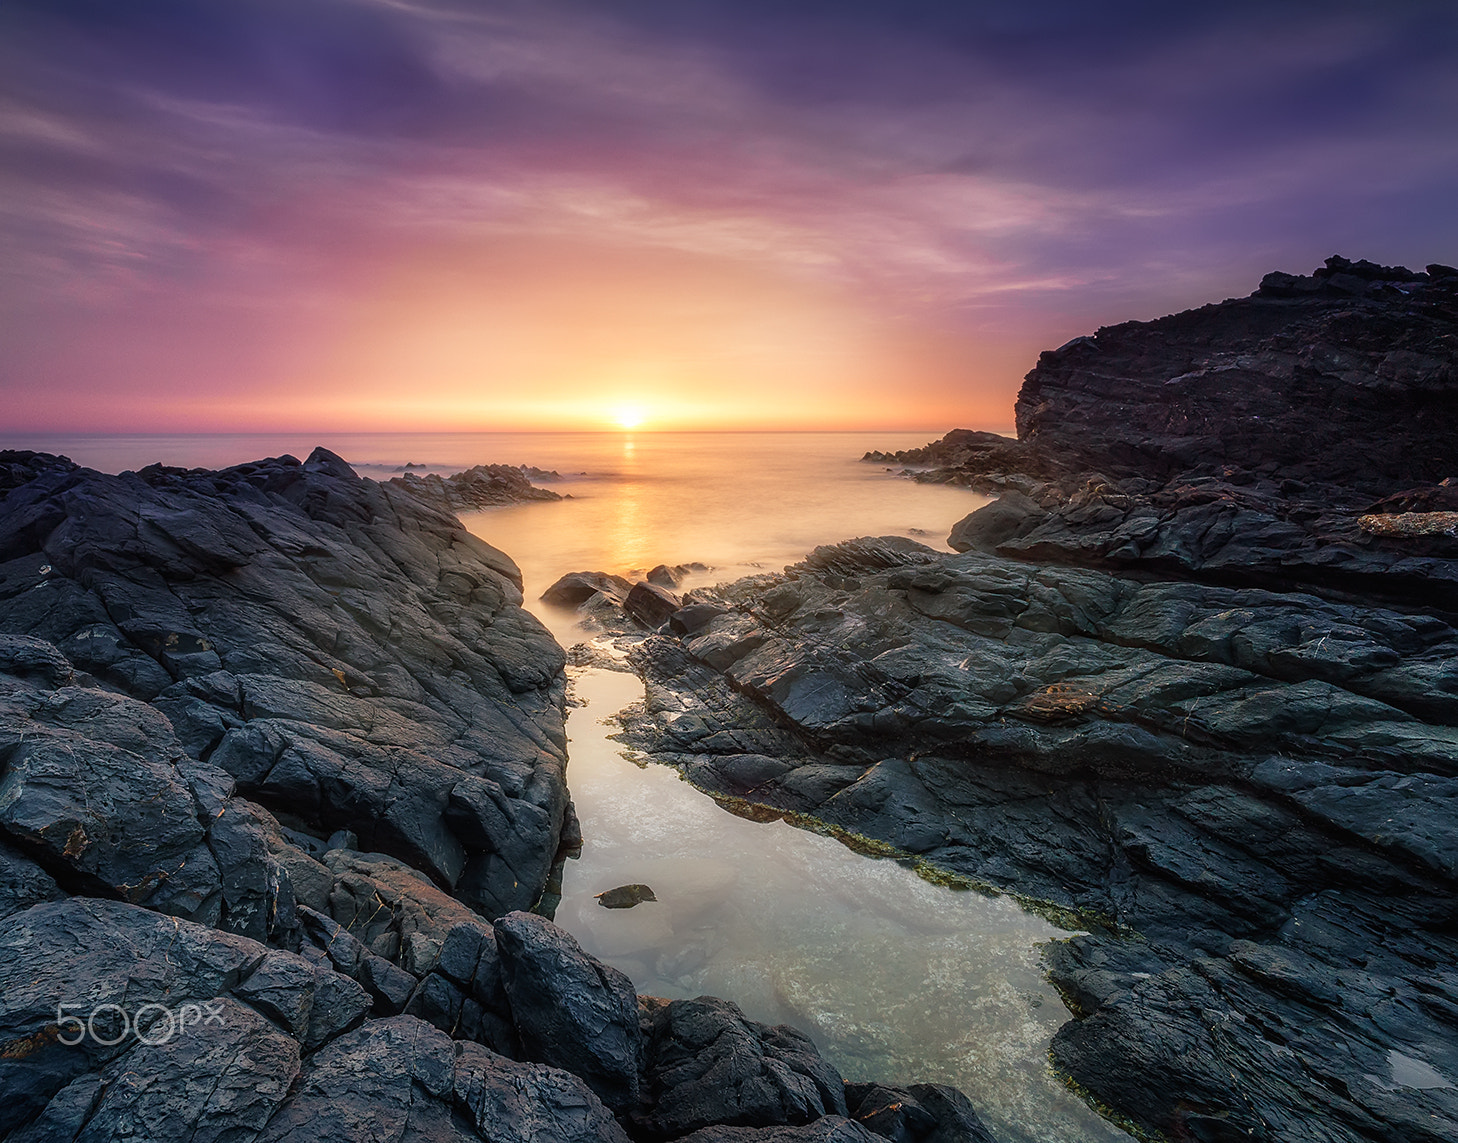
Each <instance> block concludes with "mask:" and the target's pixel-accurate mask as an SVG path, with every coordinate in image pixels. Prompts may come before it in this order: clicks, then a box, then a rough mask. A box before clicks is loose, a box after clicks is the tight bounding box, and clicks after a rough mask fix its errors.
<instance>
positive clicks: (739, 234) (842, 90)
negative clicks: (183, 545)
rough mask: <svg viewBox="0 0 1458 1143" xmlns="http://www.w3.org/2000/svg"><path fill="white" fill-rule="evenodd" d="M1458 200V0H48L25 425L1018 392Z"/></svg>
mask: <svg viewBox="0 0 1458 1143" xmlns="http://www.w3.org/2000/svg"><path fill="white" fill-rule="evenodd" d="M1455 203H1458V4H1455V3H1453V2H1452V0H1431V2H1430V0H1381V2H1380V3H1378V2H1355V0H1312V2H1309V3H1307V2H1283V0H1260V2H1251V3H1246V2H1242V0H1227V2H1221V3H1201V2H1199V0H1191V2H1188V3H1178V4H1176V3H1169V2H1168V0H1159V2H1157V3H1156V2H1148V0H959V2H950V0H948V2H944V3H936V2H931V0H5V2H4V3H3V4H0V432H10V433H22V432H30V431H81V432H107V431H127V432H131V431H166V432H189V431H198V432H207V431H277V430H286V429H287V430H316V429H317V430H326V429H327V430H334V431H370V430H410V431H426V430H433V429H440V430H451V431H466V430H476V429H480V430H511V429H548V430H550V429H593V428H601V429H614V428H618V427H621V426H625V425H629V424H633V425H636V426H637V427H640V428H643V429H654V428H659V429H675V428H716V429H756V428H811V429H817V428H818V429H847V428H918V429H921V428H925V429H936V430H945V429H948V428H951V427H954V426H966V427H984V428H1003V429H1005V428H1007V427H1009V426H1010V425H1011V423H1012V403H1013V400H1014V398H1015V396H1016V393H1017V389H1018V386H1019V384H1020V383H1021V380H1022V376H1023V374H1024V373H1025V372H1026V371H1027V370H1028V369H1029V368H1031V367H1032V365H1033V363H1034V362H1035V361H1036V358H1037V355H1038V352H1039V351H1040V350H1042V349H1046V348H1052V347H1055V346H1057V345H1059V344H1062V343H1063V342H1064V341H1067V340H1068V339H1069V338H1072V337H1075V336H1078V335H1080V334H1083V333H1087V332H1090V331H1092V330H1093V329H1095V328H1097V327H1098V326H1100V325H1105V324H1113V323H1116V322H1119V321H1125V320H1130V319H1140V320H1143V319H1148V318H1153V317H1156V316H1159V315H1160V314H1164V313H1169V312H1173V311H1176V310H1179V309H1184V308H1188V307H1191V306H1195V305H1201V304H1204V303H1206V302H1210V301H1218V300H1220V299H1222V298H1225V297H1231V296H1239V295H1243V294H1247V293H1249V292H1250V291H1251V290H1253V289H1254V288H1255V287H1256V285H1257V283H1258V282H1259V280H1260V277H1261V275H1262V274H1264V273H1265V272H1267V271H1269V270H1273V269H1281V270H1286V271H1288V272H1301V273H1306V272H1310V270H1311V269H1312V268H1314V267H1315V266H1317V265H1319V264H1320V263H1321V261H1322V260H1323V259H1324V258H1326V257H1327V256H1328V255H1330V254H1333V253H1340V254H1343V255H1345V256H1347V257H1350V258H1354V259H1355V258H1370V259H1372V260H1374V261H1379V262H1384V263H1389V264H1392V263H1402V264H1406V265H1409V266H1412V267H1414V268H1420V267H1421V266H1423V265H1425V264H1426V263H1428V262H1434V261H1437V262H1445V263H1450V264H1451V263H1455V262H1458V210H1455V209H1454V205H1455ZM3 443H4V442H3V440H0V444H3Z"/></svg>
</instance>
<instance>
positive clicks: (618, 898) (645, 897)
mask: <svg viewBox="0 0 1458 1143" xmlns="http://www.w3.org/2000/svg"><path fill="white" fill-rule="evenodd" d="M656 900H658V898H657V897H655V896H654V895H653V890H652V889H650V888H648V886H646V885H619V886H618V887H617V888H616V889H609V890H607V891H606V892H604V893H598V894H597V903H598V904H599V905H601V906H602V907H603V908H604V909H631V908H632V907H633V906H634V905H641V904H642V903H643V902H644V901H656Z"/></svg>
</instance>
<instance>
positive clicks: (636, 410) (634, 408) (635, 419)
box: [612, 405, 647, 429]
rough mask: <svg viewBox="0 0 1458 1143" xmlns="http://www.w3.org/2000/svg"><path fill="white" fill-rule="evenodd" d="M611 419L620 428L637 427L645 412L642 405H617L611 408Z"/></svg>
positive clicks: (640, 423)
mask: <svg viewBox="0 0 1458 1143" xmlns="http://www.w3.org/2000/svg"><path fill="white" fill-rule="evenodd" d="M612 415H613V421H614V422H615V423H616V424H617V426H618V428H620V429H636V428H639V427H640V426H641V425H642V424H643V422H644V421H645V420H647V414H646V413H645V412H644V411H643V406H642V405H617V406H615V407H614V409H613V414H612Z"/></svg>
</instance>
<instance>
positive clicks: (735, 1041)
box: [634, 996, 846, 1139]
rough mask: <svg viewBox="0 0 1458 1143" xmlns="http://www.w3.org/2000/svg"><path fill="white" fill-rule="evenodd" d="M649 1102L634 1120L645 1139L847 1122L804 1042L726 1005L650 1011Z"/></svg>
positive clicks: (706, 1002) (836, 1092)
mask: <svg viewBox="0 0 1458 1143" xmlns="http://www.w3.org/2000/svg"><path fill="white" fill-rule="evenodd" d="M644 1026H645V1032H644V1034H645V1038H646V1040H647V1051H646V1053H645V1059H644V1080H645V1083H646V1085H647V1090H646V1093H645V1094H646V1096H647V1098H648V1100H649V1102H650V1104H651V1110H648V1111H644V1112H641V1113H639V1114H638V1115H637V1116H635V1117H634V1123H635V1125H636V1127H637V1128H638V1130H639V1131H640V1132H641V1133H643V1134H644V1135H646V1136H647V1137H649V1138H654V1139H673V1138H677V1137H679V1136H682V1135H685V1134H688V1133H689V1132H692V1131H696V1130H698V1129H700V1128H703V1127H707V1126H709V1125H711V1124H726V1125H730V1126H744V1127H768V1126H774V1125H778V1124H791V1125H794V1124H804V1123H809V1122H811V1121H812V1120H817V1119H820V1118H821V1117H822V1116H826V1115H845V1113H846V1105H845V1095H844V1090H843V1089H844V1082H843V1081H842V1080H841V1078H840V1075H839V1073H837V1072H836V1070H835V1068H834V1067H832V1066H831V1065H830V1064H829V1063H828V1062H827V1061H826V1060H824V1059H822V1058H821V1056H820V1054H819V1053H818V1052H817V1051H816V1050H815V1046H814V1045H813V1044H812V1043H811V1042H810V1040H809V1039H808V1038H807V1037H806V1036H804V1035H803V1034H801V1033H799V1032H797V1031H795V1030H794V1029H792V1028H788V1027H786V1026H784V1025H780V1026H778V1027H774V1028H770V1027H766V1026H765V1025H763V1024H757V1023H755V1022H754V1021H751V1020H747V1019H745V1017H744V1014H743V1013H742V1012H740V1010H739V1009H738V1008H737V1007H736V1006H735V1005H734V1004H732V1003H730V1002H729V1001H727V1000H720V999H718V998H717V997H712V996H701V997H699V998H698V999H697V1000H673V1001H668V1002H666V1003H665V1002H660V1003H658V1004H656V1005H650V1006H649V1007H648V1009H647V1011H646V1013H645V1019H644Z"/></svg>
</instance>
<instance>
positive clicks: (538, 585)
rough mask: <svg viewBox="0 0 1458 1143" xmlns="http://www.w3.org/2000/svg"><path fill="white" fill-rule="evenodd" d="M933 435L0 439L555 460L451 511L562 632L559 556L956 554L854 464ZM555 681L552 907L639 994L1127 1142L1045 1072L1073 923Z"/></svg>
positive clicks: (220, 461)
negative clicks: (701, 766) (733, 791)
mask: <svg viewBox="0 0 1458 1143" xmlns="http://www.w3.org/2000/svg"><path fill="white" fill-rule="evenodd" d="M943 431H944V430H928V431H926V432H920V433H916V432H904V431H903V432H857V433H840V432H836V433H728V432H726V433H712V432H711V433H650V432H632V433H628V432H615V433H408V434H407V433H366V434H338V433H318V434H308V435H299V434H226V435H223V434H214V435H70V436H60V435H45V436H41V435H16V434H11V435H10V436H7V437H5V438H3V439H0V447H6V448H29V449H35V450H37V451H44V452H55V453H61V454H64V455H66V456H69V457H71V459H72V460H75V461H76V462H78V463H80V464H84V465H87V466H88V467H91V468H96V469H99V470H101V471H104V472H121V471H125V470H127V469H136V468H140V467H142V466H144V465H148V464H152V463H158V462H160V463H163V464H168V465H177V466H181V467H189V468H191V467H207V468H217V467H222V466H226V465H231V464H237V463H241V462H244V461H249V460H256V459H259V458H261V457H265V456H278V455H281V454H284V453H288V454H291V455H294V456H296V457H299V458H300V459H303V458H304V457H306V456H307V455H308V454H309V452H311V451H312V450H313V449H314V448H315V447H316V446H323V447H325V448H328V449H330V450H331V451H333V452H336V453H338V454H339V455H340V456H342V457H344V458H345V460H347V461H349V463H350V464H352V465H353V466H354V468H355V470H356V471H358V472H359V473H360V474H361V475H362V476H368V477H371V478H373V479H379V480H383V479H388V478H390V477H392V476H398V475H400V474H401V473H403V472H407V471H409V472H415V473H421V474H423V473H427V472H437V473H440V474H442V475H446V474H449V473H452V472H458V471H461V470H463V469H466V468H469V467H471V466H473V465H477V464H511V465H528V466H532V467H534V468H538V469H542V470H545V471H547V472H549V473H554V474H555V475H553V476H549V477H547V478H542V479H538V480H537V483H539V484H541V485H542V486H543V487H547V488H550V489H552V490H554V491H556V492H558V493H561V494H562V495H563V496H564V499H563V500H561V501H555V502H551V501H540V502H532V503H527V504H521V505H512V506H507V507H501V508H494V509H489V510H485V511H479V512H472V513H467V514H465V515H464V516H463V517H462V520H463V523H465V525H466V526H467V527H468V528H469V529H470V530H471V531H472V532H473V533H475V534H476V535H478V536H480V537H481V538H482V539H484V540H486V541H487V542H488V543H490V544H492V545H493V546H495V547H497V548H500V549H501V550H503V551H504V552H506V553H507V554H508V555H510V556H511V557H512V558H513V559H514V560H515V561H516V562H517V564H518V565H519V566H520V568H521V569H522V573H523V581H524V585H525V590H524V594H525V597H526V605H527V606H528V607H529V608H531V609H532V610H533V611H534V612H535V613H536V614H537V615H538V617H539V618H540V619H541V620H542V621H543V623H544V624H546V626H547V627H548V629H549V630H551V631H552V633H553V635H555V636H556V638H557V639H558V640H559V642H562V643H563V644H564V645H570V644H572V643H575V642H578V641H583V640H587V639H590V638H592V633H591V632H588V631H585V630H583V629H582V628H581V627H580V626H578V625H577V623H576V620H575V618H574V616H573V615H572V614H571V613H567V612H563V611H560V610H558V609H554V608H550V607H547V606H546V605H544V604H542V603H540V601H539V597H540V595H541V593H542V591H543V590H545V588H546V587H547V586H548V585H550V584H551V583H552V582H553V581H555V580H556V579H557V578H558V577H560V576H561V575H563V574H565V573H567V572H573V571H607V572H616V573H619V574H626V575H632V574H634V573H640V574H641V573H642V572H643V571H645V570H647V569H649V568H651V567H653V566H654V565H656V564H660V563H663V564H669V565H673V564H687V563H698V564H702V565H704V566H705V568H706V569H707V570H705V571H703V572H699V573H696V574H695V575H694V576H693V577H692V578H691V579H690V581H689V585H688V586H693V585H695V584H707V583H713V582H720V581H725V580H730V579H735V578H738V577H740V576H743V575H747V574H754V573H759V572H768V571H778V570H780V569H782V568H783V567H785V566H786V565H787V564H790V563H794V562H796V561H798V560H800V559H802V558H803V557H804V556H805V555H806V554H807V553H808V552H809V551H810V550H811V549H813V548H814V547H816V546H817V545H820V544H827V543H835V542H837V541H840V540H843V539H848V538H851V537H854V536H872V535H874V536H881V535H899V536H909V537H911V538H914V539H916V540H919V541H920V542H922V543H924V544H927V545H928V546H930V547H932V548H936V549H938V550H949V549H948V548H947V547H946V542H945V541H946V536H947V533H948V532H949V530H950V529H951V526H952V525H953V524H954V523H956V521H958V520H960V519H961V518H962V517H963V516H965V515H967V514H968V513H969V512H971V511H974V510H975V509H976V508H978V507H980V506H981V505H982V504H984V503H985V502H986V501H985V499H984V498H982V497H980V496H977V495H975V494H973V493H971V492H969V491H967V490H966V489H961V488H955V487H949V486H945V485H929V484H918V483H916V482H914V481H911V480H908V479H906V478H905V477H904V476H902V475H899V473H898V472H897V471H895V470H894V466H891V467H888V466H886V465H883V464H876V463H867V462H864V461H862V460H861V457H862V456H863V455H864V454H865V453H866V452H867V451H870V450H873V449H874V450H879V451H894V450H897V449H904V448H911V447H916V446H919V445H923V444H926V443H927V442H928V441H931V440H934V439H936V438H937V437H939V436H941V435H942V433H943ZM571 673H572V676H573V677H572V693H573V701H574V703H575V704H577V705H574V706H573V707H572V709H571V710H570V712H569V717H568V734H569V738H570V758H569V764H568V775H567V776H568V783H569V786H570V787H571V790H572V796H573V800H574V803H575V805H576V807H577V811H578V815H579V817H580V819H581V820H582V824H583V832H584V835H585V838H586V842H585V844H584V846H583V849H582V852H581V854H580V856H579V857H578V858H576V859H575V860H573V861H570V862H568V864H567V868H566V870H565V871H564V873H563V879H562V881H563V883H562V900H561V904H560V905H559V906H558V907H557V910H556V915H555V919H556V920H557V922H558V923H559V924H561V925H562V926H563V927H565V928H567V929H568V930H569V931H570V932H572V933H573V934H574V935H575V936H576V937H577V939H578V940H579V941H580V942H581V943H582V945H583V947H584V948H586V949H587V950H588V951H589V952H591V953H593V954H594V955H595V956H598V957H599V958H601V959H602V960H604V961H607V962H609V963H611V964H613V965H615V966H616V967H618V968H620V969H622V970H623V971H624V972H626V973H627V974H628V976H629V977H630V978H632V980H633V981H634V984H635V985H636V987H637V989H638V991H639V992H640V993H644V994H648V995H657V996H666V997H670V998H680V997H690V996H698V995H704V994H708V995H717V996H724V997H727V998H729V999H732V1000H734V1001H735V1002H736V1003H738V1004H739V1005H740V1006H741V1007H742V1008H743V1009H744V1011H745V1013H746V1014H747V1015H748V1016H749V1017H750V1018H751V1019H754V1020H759V1021H762V1022H765V1023H770V1024H776V1023H789V1024H792V1025H794V1026H795V1027H798V1028H800V1029H802V1030H804V1031H805V1032H807V1033H808V1034H809V1035H810V1036H811V1038H812V1039H813V1040H814V1041H815V1042H816V1044H817V1046H818V1047H819V1048H820V1050H821V1051H822V1052H823V1053H824V1054H825V1055H826V1056H827V1057H828V1058H829V1059H830V1060H831V1061H832V1062H834V1063H835V1064H836V1066H837V1067H838V1068H839V1069H840V1070H841V1072H842V1074H843V1075H845V1076H846V1078H848V1079H853V1080H875V1081H881V1082H895V1081H907V1082H934V1083H949V1084H953V1085H955V1086H957V1087H959V1088H961V1089H962V1090H963V1091H964V1092H966V1093H967V1095H968V1096H969V1097H970V1098H971V1100H972V1102H973V1104H974V1105H975V1106H976V1108H977V1109H978V1112H979V1114H980V1115H981V1117H982V1118H983V1121H984V1122H985V1124H986V1126H987V1127H988V1128H989V1129H990V1130H991V1132H992V1134H993V1135H994V1136H995V1137H996V1138H997V1139H998V1140H1000V1141H1002V1143H1050V1141H1059V1143H1062V1141H1067V1143H1112V1141H1115V1140H1123V1141H1127V1140H1128V1139H1129V1136H1128V1135H1126V1134H1125V1133H1124V1132H1123V1131H1121V1130H1119V1129H1118V1128H1116V1127H1115V1126H1113V1125H1112V1124H1110V1123H1108V1122H1107V1121H1105V1120H1103V1119H1102V1118H1100V1117H1099V1116H1098V1115H1097V1114H1096V1113H1095V1112H1094V1111H1093V1110H1092V1109H1090V1107H1089V1106H1088V1105H1086V1104H1085V1103H1084V1102H1083V1101H1082V1100H1081V1099H1080V1098H1079V1097H1078V1096H1077V1095H1076V1094H1075V1093H1074V1092H1073V1091H1071V1090H1070V1089H1069V1088H1068V1087H1067V1086H1066V1085H1065V1084H1064V1083H1063V1082H1062V1081H1061V1080H1060V1079H1059V1078H1058V1077H1057V1076H1055V1075H1054V1074H1053V1072H1052V1071H1051V1069H1050V1067H1049V1063H1048V1047H1049V1043H1050V1041H1051V1039H1052V1036H1053V1034H1054V1032H1056V1031H1057V1029H1058V1027H1059V1026H1060V1025H1062V1024H1063V1023H1064V1022H1066V1021H1067V1020H1068V1019H1069V1018H1070V1016H1069V1012H1068V1010H1067V1009H1066V1008H1065V1007H1064V1005H1063V1002H1062V1000H1061V999H1060V997H1059V996H1058V993H1057V992H1056V991H1055V990H1054V989H1053V988H1052V986H1051V985H1050V984H1049V983H1048V981H1047V979H1046V977H1045V971H1044V965H1043V953H1044V949H1045V947H1046V945H1047V943H1048V942H1050V941H1054V940H1058V939H1062V938H1064V937H1066V936H1068V935H1069V932H1068V931H1067V930H1065V929H1061V928H1059V927H1057V926H1056V925H1055V924H1054V923H1052V922H1051V921H1049V920H1047V919H1046V918H1044V917H1043V916H1040V915H1039V914H1037V913H1035V912H1032V911H1029V910H1027V909H1024V908H1023V907H1022V906H1021V905H1019V904H1018V903H1017V902H1016V901H1015V900H1013V899H1012V898H1010V897H1007V896H989V895H984V894H981V893H978V892H972V891H954V890H951V889H948V888H946V887H944V886H941V885H936V884H932V883H930V882H928V881H926V880H923V879H922V878H921V877H919V876H918V875H917V873H916V872H915V870H913V869H911V868H908V867H907V866H905V865H902V864H900V863H898V862H896V861H894V860H886V859H875V858H871V857H866V856H864V855H861V854H858V853H855V852H852V851H851V850H849V849H847V848H845V847H844V846H842V845H841V844H839V843H838V842H836V841H834V840H832V839H831V838H828V837H824V836H821V835H819V834H815V833H812V832H808V831H806V830H802V829H797V828H795V827H792V826H790V825H788V824H786V823H784V822H753V821H748V820H746V819H743V818H740V817H736V816H734V815H732V814H730V813H728V812H727V811H725V810H723V809H721V808H720V807H719V806H718V805H717V804H716V803H715V802H714V801H713V800H712V799H710V798H708V797H707V796H705V795H703V794H701V793H699V792H698V791H697V790H696V789H694V787H692V786H691V785H689V784H688V783H686V782H684V781H682V780H681V779H680V778H679V776H678V774H677V772H676V771H674V770H671V769H668V768H665V767H661V766H656V765H652V764H646V765H645V764H643V763H642V762H641V761H639V760H637V759H635V758H633V757H631V756H628V755H626V754H625V752H624V749H623V748H622V747H621V746H619V744H618V743H617V742H615V741H614V740H613V738H612V734H613V733H614V729H615V728H614V726H613V723H612V716H613V715H614V714H615V713H616V712H617V711H618V710H620V709H621V708H623V707H624V706H626V705H627V704H629V703H633V702H637V701H641V700H642V699H643V688H642V685H641V683H639V682H638V681H637V679H636V678H635V677H633V676H632V675H630V674H626V673H622V672H615V671H609V670H602V669H598V668H572V669H571ZM627 884H646V885H648V886H650V887H651V888H652V889H653V891H654V895H655V897H656V898H657V900H655V901H648V902H644V903H642V904H640V905H637V906H635V907H634V908H631V909H618V910H612V909H606V908H603V907H602V906H601V905H599V904H598V901H597V897H596V895H597V894H599V893H602V892H604V891H606V890H608V889H611V888H614V887H616V886H620V885H627Z"/></svg>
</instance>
